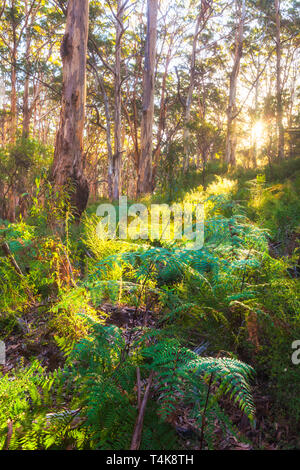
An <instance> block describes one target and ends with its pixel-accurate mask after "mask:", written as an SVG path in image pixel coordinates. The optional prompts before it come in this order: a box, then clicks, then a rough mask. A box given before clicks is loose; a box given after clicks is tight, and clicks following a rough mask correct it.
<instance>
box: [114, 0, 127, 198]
mask: <svg viewBox="0 0 300 470" xmlns="http://www.w3.org/2000/svg"><path fill="white" fill-rule="evenodd" d="M124 6H125V4H124V5H122V0H117V16H116V60H115V114H114V117H115V119H114V120H115V128H114V155H113V160H112V194H111V196H112V199H113V200H114V201H116V200H118V199H119V193H120V183H121V181H120V177H121V161H122V116H121V107H122V97H121V86H122V80H121V50H122V46H121V40H122V36H123V32H124V28H123V12H124Z"/></svg>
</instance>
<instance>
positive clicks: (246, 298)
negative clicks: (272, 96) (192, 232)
mask: <svg viewBox="0 0 300 470" xmlns="http://www.w3.org/2000/svg"><path fill="white" fill-rule="evenodd" d="M44 186H45V185H44ZM205 186H206V189H205V190H204V188H203V175H202V174H201V172H197V171H195V172H192V171H190V172H189V173H188V174H186V175H185V176H183V177H182V180H181V181H179V180H177V187H176V192H175V191H173V190H172V188H171V187H170V186H168V185H167V184H165V183H164V182H163V181H162V182H161V185H160V188H159V189H158V190H157V191H156V192H155V194H154V195H153V196H152V198H151V199H150V198H147V197H146V198H144V199H143V198H142V199H141V201H142V202H143V203H145V204H150V203H151V202H153V201H155V202H160V201H166V200H168V201H169V202H193V203H202V204H204V209H205V223H204V225H205V227H204V228H205V231H204V233H205V240H204V245H203V247H202V248H201V249H198V250H188V248H187V246H186V244H185V243H184V241H177V242H172V243H170V242H166V241H164V240H160V241H157V240H156V241H153V240H151V239H148V240H142V241H141V240H138V241H136V242H133V241H130V240H119V239H114V240H108V241H104V240H101V239H99V237H98V236H97V233H96V227H97V223H98V218H97V217H96V215H95V207H96V205H91V206H89V207H88V208H87V211H86V212H85V214H84V215H83V217H82V219H81V222H80V223H77V222H76V221H75V220H73V216H72V215H71V214H72V211H71V210H65V207H66V203H67V202H68V201H67V200H66V198H64V200H63V202H62V199H61V197H60V198H58V196H57V194H54V193H53V192H52V190H51V186H48V187H47V188H46V189H43V194H42V196H41V182H40V180H36V182H35V189H34V190H33V194H32V206H31V209H30V211H29V214H28V217H27V218H26V219H22V218H19V219H18V220H17V221H16V222H15V223H9V222H7V221H5V220H3V221H1V225H0V245H1V248H0V278H1V283H0V339H1V340H3V341H5V343H6V349H7V361H6V365H5V366H0V371H1V379H0V448H1V449H22V450H24V449H116V450H118V449H138V448H140V449H151V450H153V449H178V448H181V449H206V448H209V449H232V448H245V449H271V448H283V449H289V448H299V447H300V443H299V439H298V438H297V433H298V434H299V419H300V398H299V397H300V374H299V367H300V366H297V365H294V364H293V363H292V360H291V356H292V353H293V349H292V343H293V342H294V341H295V340H299V339H300V317H299V315H300V295H299V294H300V282H299V275H300V259H299V257H300V252H299V239H300V238H299V237H300V159H296V158H294V159H290V160H285V161H283V162H281V163H278V164H275V163H274V164H272V166H267V167H261V168H260V169H257V170H254V169H253V170H244V169H241V168H238V167H237V168H236V169H234V170H232V171H230V172H228V171H226V170H225V169H224V168H223V167H221V166H220V165H218V164H217V163H215V162H214V163H210V164H209V165H208V168H207V169H206V175H205ZM173 189H174V186H173ZM67 205H68V204H67Z"/></svg>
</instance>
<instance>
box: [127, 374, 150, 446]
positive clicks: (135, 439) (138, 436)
mask: <svg viewBox="0 0 300 470" xmlns="http://www.w3.org/2000/svg"><path fill="white" fill-rule="evenodd" d="M153 376H154V371H152V372H151V374H150V376H149V379H148V383H147V387H146V391H145V395H144V398H143V401H142V404H141V406H140V409H139V414H138V417H137V420H136V423H135V427H134V432H133V436H132V441H131V446H130V450H139V448H140V445H141V440H142V433H143V424H144V417H145V412H146V406H147V402H148V399H149V394H150V389H151V385H152V380H153Z"/></svg>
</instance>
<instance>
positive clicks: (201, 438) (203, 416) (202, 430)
mask: <svg viewBox="0 0 300 470" xmlns="http://www.w3.org/2000/svg"><path fill="white" fill-rule="evenodd" d="M213 376H214V374H211V376H210V380H209V384H208V389H207V394H206V400H205V405H204V409H203V413H202V424H201V437H200V450H202V448H203V441H204V429H205V424H206V417H205V415H206V411H207V406H208V399H209V395H210V390H211V386H212V382H213Z"/></svg>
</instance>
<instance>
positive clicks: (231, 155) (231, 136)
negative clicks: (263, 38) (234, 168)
mask: <svg viewBox="0 0 300 470" xmlns="http://www.w3.org/2000/svg"><path fill="white" fill-rule="evenodd" d="M240 3H241V5H240V19H239V25H238V29H237V33H236V39H235V54H234V63H233V68H232V71H231V74H230V87H229V102H228V109H227V136H226V153H225V162H226V163H228V164H229V165H235V164H236V155H235V152H236V143H237V142H236V117H235V114H236V89H237V80H238V76H239V71H240V62H241V57H242V54H243V36H244V24H245V14H246V8H245V0H236V4H240Z"/></svg>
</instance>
